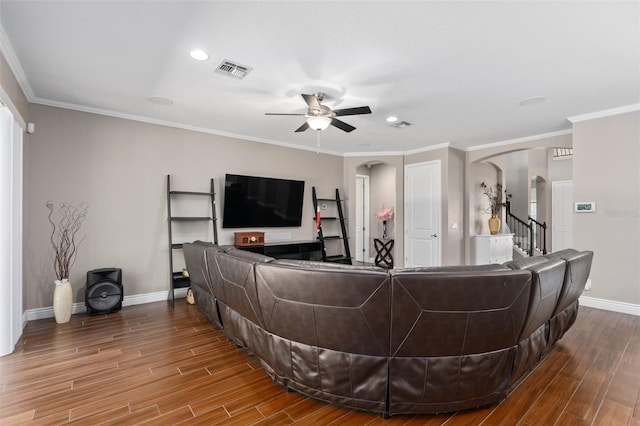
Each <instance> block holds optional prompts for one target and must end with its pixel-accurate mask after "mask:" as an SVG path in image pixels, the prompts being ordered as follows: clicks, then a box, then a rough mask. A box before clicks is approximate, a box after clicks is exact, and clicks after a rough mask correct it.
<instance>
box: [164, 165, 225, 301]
mask: <svg viewBox="0 0 640 426" xmlns="http://www.w3.org/2000/svg"><path fill="white" fill-rule="evenodd" d="M184 196H187V197H188V196H195V197H209V198H210V200H211V215H210V216H173V215H172V214H171V205H172V203H173V202H174V201H175V198H177V197H184ZM207 221H209V222H211V227H212V230H213V242H214V243H215V244H218V226H217V221H218V219H217V218H216V194H215V187H214V184H213V179H211V186H210V190H209V192H197V191H175V190H172V189H171V175H167V224H168V227H169V273H170V278H169V281H170V283H171V284H170V285H171V288H170V289H169V296H168V298H167V300H168V302H169V303H171V307H174V306H175V289H176V288H186V287H189V286H190V285H191V281H190V280H189V277H187V276H184V274H183V272H182V271H176V270H175V269H176V268H175V266H174V261H175V260H176V259H175V254H174V252H175V251H179V250H182V244H183V243H182V242H179V243H176V242H174V239H173V224H175V223H177V222H183V223H184V222H192V223H193V222H207ZM207 239H208V238H204V239H203V241H204V240H207Z"/></svg>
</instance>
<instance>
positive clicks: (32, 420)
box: [0, 299, 640, 426]
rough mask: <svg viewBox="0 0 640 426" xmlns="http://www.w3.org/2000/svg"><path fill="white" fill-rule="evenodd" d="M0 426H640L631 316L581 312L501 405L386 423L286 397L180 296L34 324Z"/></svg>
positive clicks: (5, 362)
mask: <svg viewBox="0 0 640 426" xmlns="http://www.w3.org/2000/svg"><path fill="white" fill-rule="evenodd" d="M0 424H1V425H2V426H7V425H40V424H42V425H59V424H78V425H118V424H122V425H131V424H144V425H146V424H149V425H175V424H180V425H183V424H184V425H214V424H233V425H287V424H304V425H380V424H385V425H387V424H388V425H443V424H446V425H448V426H449V425H481V424H482V425H536V426H537V425H563V426H564V425H632V426H640V317H635V316H631V315H624V314H618V313H614V312H607V311H602V310H597V309H590V308H580V312H579V315H578V320H577V322H576V324H575V325H574V326H573V328H572V329H571V330H569V332H568V333H567V334H566V335H565V336H564V338H563V339H562V340H561V341H560V342H559V344H558V345H557V346H556V347H555V348H554V350H553V351H552V352H551V353H550V354H549V356H547V358H546V359H545V360H544V361H543V362H542V363H541V364H540V365H539V367H538V368H537V369H536V370H535V371H533V372H532V373H531V375H530V376H529V377H528V378H527V379H526V380H525V381H524V382H523V383H522V384H521V385H520V386H519V387H518V388H517V389H516V390H515V391H514V392H513V393H512V394H511V395H510V396H509V397H508V398H507V399H506V400H505V401H503V402H502V403H500V404H497V405H492V406H489V407H485V408H482V409H478V410H471V411H465V412H458V413H449V414H444V415H434V416H393V417H391V418H390V419H387V420H385V419H383V418H381V417H380V416H376V415H371V414H367V413H362V412H357V411H348V410H345V409H341V408H336V407H332V406H329V405H327V404H324V403H322V402H318V401H315V400H312V399H309V398H306V397H303V396H301V395H299V394H296V393H292V392H286V391H285V390H284V389H283V388H281V387H279V386H277V385H275V384H274V383H273V382H272V381H271V380H270V379H269V377H268V376H267V375H266V373H265V372H264V371H263V370H262V368H261V367H260V363H259V362H258V361H257V360H256V359H255V358H254V357H252V356H250V355H248V354H247V353H245V352H244V351H243V350H241V349H238V348H237V347H236V346H234V345H233V344H232V343H230V342H229V341H228V340H227V339H226V338H225V336H224V335H223V334H222V333H221V332H220V331H219V330H217V329H215V328H213V327H212V326H211V325H210V324H209V323H208V322H207V321H206V320H204V319H203V318H202V317H201V316H200V315H199V314H198V312H197V310H196V308H195V307H194V306H192V305H188V304H187V303H186V302H185V301H184V299H181V300H178V301H177V303H176V307H175V309H173V310H172V309H171V308H170V307H169V306H168V304H167V303H164V302H158V303H150V304H146V305H137V306H131V307H126V308H124V309H123V310H122V311H120V312H117V313H113V314H109V315H100V316H87V315H84V314H81V315H74V316H73V317H72V319H71V322H69V323H67V324H62V325H58V324H56V323H55V321H54V320H53V318H51V319H46V320H39V321H32V322H29V323H28V324H27V326H26V328H25V330H24V334H23V337H22V339H21V340H20V342H19V343H18V346H17V348H16V351H15V352H14V353H13V354H11V355H7V356H4V357H1V358H0Z"/></svg>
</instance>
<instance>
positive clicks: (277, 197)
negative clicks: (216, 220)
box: [222, 173, 304, 228]
mask: <svg viewBox="0 0 640 426" xmlns="http://www.w3.org/2000/svg"><path fill="white" fill-rule="evenodd" d="M303 199H304V181H300V180H291V179H277V178H268V177H258V176H244V175H235V174H228V173H227V174H226V176H225V181H224V209H223V216H222V227H223V228H278V227H295V226H300V225H301V224H302V203H303Z"/></svg>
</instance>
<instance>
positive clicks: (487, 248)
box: [471, 234, 513, 265]
mask: <svg viewBox="0 0 640 426" xmlns="http://www.w3.org/2000/svg"><path fill="white" fill-rule="evenodd" d="M512 258H513V234H497V235H476V236H474V237H473V242H472V244H471V263H472V264H473V265H485V264H487V263H504V262H507V261H509V260H511V259H512Z"/></svg>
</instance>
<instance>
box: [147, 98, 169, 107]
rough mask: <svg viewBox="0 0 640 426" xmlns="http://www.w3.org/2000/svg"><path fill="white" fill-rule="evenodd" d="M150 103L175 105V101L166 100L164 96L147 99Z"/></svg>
mask: <svg viewBox="0 0 640 426" xmlns="http://www.w3.org/2000/svg"><path fill="white" fill-rule="evenodd" d="M147 100H148V101H149V102H151V103H152V104H157V105H173V101H172V100H171V99H169V98H164V97H162V96H149V97H148V98H147Z"/></svg>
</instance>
